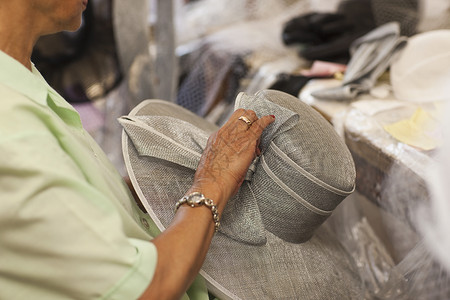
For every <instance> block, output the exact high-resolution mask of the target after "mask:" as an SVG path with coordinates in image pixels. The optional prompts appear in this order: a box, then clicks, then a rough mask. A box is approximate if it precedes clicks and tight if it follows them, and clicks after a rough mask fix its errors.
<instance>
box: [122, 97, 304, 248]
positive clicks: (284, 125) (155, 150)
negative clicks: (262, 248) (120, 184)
mask: <svg viewBox="0 0 450 300" xmlns="http://www.w3.org/2000/svg"><path fill="white" fill-rule="evenodd" d="M269 113H270V114H276V115H277V118H276V121H275V122H274V124H272V126H270V127H269V128H267V130H266V131H265V133H264V135H263V137H262V139H261V143H260V147H261V149H262V152H264V149H265V148H266V147H267V145H268V143H270V141H271V140H272V139H273V138H274V137H276V136H277V135H278V134H280V133H282V132H284V131H286V130H288V129H290V128H291V127H292V126H294V125H295V123H296V121H297V120H298V115H296V114H295V113H294V112H292V111H289V110H287V109H285V108H283V107H280V106H278V105H276V104H274V103H271V102H268V103H267V106H266V108H265V109H264V110H262V111H260V112H259V115H260V116H261V115H265V114H269ZM119 122H120V123H121V124H122V126H123V127H124V129H125V131H126V133H127V134H128V136H129V137H130V139H131V140H132V142H133V144H134V146H135V147H136V150H137V152H138V153H139V155H143V156H151V157H155V158H159V159H162V160H165V161H168V162H172V163H175V164H178V165H180V166H183V167H186V168H189V169H190V170H192V178H193V176H194V173H195V170H196V169H197V166H198V163H199V161H200V157H201V155H202V152H203V150H204V149H205V147H206V143H207V141H208V137H209V135H210V134H211V132H208V131H207V130H204V129H200V128H198V127H196V126H194V125H192V124H191V123H189V122H186V121H183V120H180V119H178V118H174V117H168V116H149V115H147V116H135V117H122V118H120V119H119ZM142 137H145V139H143V138H142ZM155 141H157V142H155ZM258 161H259V157H257V158H256V159H255V160H254V162H253V164H252V165H251V166H250V168H249V170H248V172H247V175H246V178H245V181H244V184H243V185H242V187H241V189H240V190H239V192H238V193H237V195H236V196H234V197H233V198H232V199H230V201H229V202H228V204H227V206H226V208H225V211H224V213H223V216H222V218H221V227H220V232H222V233H223V234H225V235H227V236H229V237H231V238H233V239H236V240H238V241H242V242H246V243H249V244H264V243H265V242H266V238H265V234H264V226H263V222H262V220H261V215H260V213H259V209H258V205H257V203H256V199H255V198H254V197H250V196H249V195H250V194H251V184H250V183H249V182H250V181H251V178H252V175H253V172H254V171H255V168H256V164H257V163H258Z"/></svg>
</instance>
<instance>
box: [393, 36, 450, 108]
mask: <svg viewBox="0 0 450 300" xmlns="http://www.w3.org/2000/svg"><path fill="white" fill-rule="evenodd" d="M391 84H392V89H393V91H394V94H395V96H396V98H398V99H400V100H407V101H412V102H432V101H442V100H449V99H450V30H444V29H443V30H434V31H428V32H424V33H420V34H417V35H414V36H412V37H411V38H410V39H409V40H408V44H407V45H406V47H405V48H404V50H403V52H402V53H401V54H400V55H399V57H398V59H397V60H396V61H394V62H393V63H392V65H391Z"/></svg>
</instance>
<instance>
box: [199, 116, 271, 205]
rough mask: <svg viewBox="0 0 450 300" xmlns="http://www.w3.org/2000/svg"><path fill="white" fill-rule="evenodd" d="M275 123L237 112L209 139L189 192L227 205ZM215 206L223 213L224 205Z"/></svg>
mask: <svg viewBox="0 0 450 300" xmlns="http://www.w3.org/2000/svg"><path fill="white" fill-rule="evenodd" d="M240 117H245V118H246V119H247V120H249V121H250V122H251V123H250V124H247V122H246V121H245V118H244V120H242V119H239V118H240ZM274 119H275V117H274V116H264V117H262V118H260V119H258V117H257V116H256V113H255V112H254V111H252V110H245V109H238V110H236V111H235V112H234V113H233V115H232V116H231V117H230V119H229V120H228V122H227V123H225V124H224V125H223V126H222V127H221V128H220V129H219V130H218V131H217V132H215V133H214V134H212V135H211V136H210V138H209V139H208V144H207V146H206V149H205V150H204V152H203V155H202V158H201V160H200V163H199V165H198V168H197V172H196V174H195V178H194V184H193V187H192V188H191V190H190V191H194V190H195V191H200V192H202V193H203V194H205V196H207V197H209V198H211V199H214V200H216V201H217V202H218V203H217V204H219V202H223V201H225V202H226V201H228V199H229V198H231V197H232V196H233V195H234V194H235V193H236V192H237V191H238V189H239V187H240V186H241V184H242V182H243V181H244V178H245V175H246V173H247V169H248V167H249V166H250V164H251V163H252V161H253V159H254V158H255V157H256V156H257V155H259V154H260V149H259V147H258V146H259V140H260V137H261V134H262V132H263V130H264V129H265V128H266V127H267V126H268V125H269V124H271V123H272V122H273V121H274ZM218 206H219V208H221V209H223V207H224V206H225V205H223V204H221V205H218Z"/></svg>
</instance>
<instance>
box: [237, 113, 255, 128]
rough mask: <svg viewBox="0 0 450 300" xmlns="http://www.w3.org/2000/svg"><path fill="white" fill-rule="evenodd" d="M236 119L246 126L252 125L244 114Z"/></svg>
mask: <svg viewBox="0 0 450 300" xmlns="http://www.w3.org/2000/svg"><path fill="white" fill-rule="evenodd" d="M238 120H241V121H244V122H245V124H247V127H248V128H250V126H252V121H250V120H249V119H248V118H247V117H246V116H240V117H239V118H238Z"/></svg>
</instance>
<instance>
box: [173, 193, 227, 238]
mask: <svg viewBox="0 0 450 300" xmlns="http://www.w3.org/2000/svg"><path fill="white" fill-rule="evenodd" d="M183 204H188V205H189V206H190V207H199V206H202V205H205V206H206V207H209V208H210V209H211V212H212V215H213V221H214V227H215V231H216V232H217V231H218V230H219V227H220V219H219V212H218V210H217V206H216V205H215V204H214V201H213V200H211V199H209V198H206V197H205V196H204V195H203V194H202V193H199V192H194V193H192V194H189V195H187V196H184V197H183V198H181V199H180V200H178V202H177V204H176V205H175V211H177V210H178V208H179V207H180V206H181V205H183Z"/></svg>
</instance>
